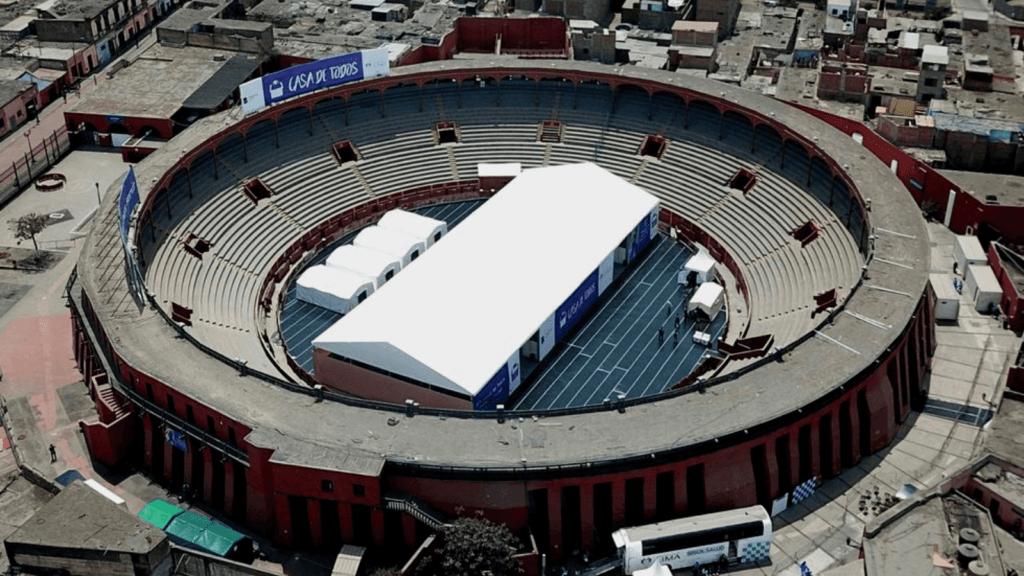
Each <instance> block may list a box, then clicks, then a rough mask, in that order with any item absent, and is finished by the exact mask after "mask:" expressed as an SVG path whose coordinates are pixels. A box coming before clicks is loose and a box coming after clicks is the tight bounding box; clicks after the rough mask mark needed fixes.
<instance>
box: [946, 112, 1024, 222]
mask: <svg viewBox="0 0 1024 576" xmlns="http://www.w3.org/2000/svg"><path fill="white" fill-rule="evenodd" d="M1021 129H1024V125H1022V126H1019V127H1018V130H1021ZM939 172H940V173H941V174H942V175H943V176H945V177H946V178H949V179H950V180H952V181H953V183H954V184H956V185H957V186H959V187H961V188H963V189H964V190H965V191H966V192H967V193H968V194H970V195H971V196H974V197H975V198H978V199H979V200H981V201H982V202H985V200H986V199H985V197H986V196H995V197H996V201H997V202H999V204H1002V205H1005V206H1024V176H1014V175H1012V174H985V173H983V172H966V171H960V170H939Z"/></svg>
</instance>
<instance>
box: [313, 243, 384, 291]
mask: <svg viewBox="0 0 1024 576" xmlns="http://www.w3.org/2000/svg"><path fill="white" fill-rule="evenodd" d="M326 264H327V265H328V266H330V267H331V268H342V269H345V270H349V271H351V272H355V273H357V274H362V275H363V276H368V277H370V279H371V280H373V287H374V288H375V289H379V288H380V287H381V286H383V285H384V283H385V282H387V281H388V280H390V279H391V277H392V276H394V275H395V274H398V271H399V270H401V269H402V264H401V263H400V262H399V261H398V258H395V257H394V256H391V255H390V254H385V253H383V252H378V251H377V250H370V249H369V248H363V247H361V246H353V245H352V244H346V245H345V246H342V247H340V248H337V249H336V250H335V251H334V252H331V255H330V256H328V257H327V262H326Z"/></svg>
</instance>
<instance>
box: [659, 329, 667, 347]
mask: <svg viewBox="0 0 1024 576" xmlns="http://www.w3.org/2000/svg"><path fill="white" fill-rule="evenodd" d="M664 341H665V329H664V328H658V346H661V344H662V342H664Z"/></svg>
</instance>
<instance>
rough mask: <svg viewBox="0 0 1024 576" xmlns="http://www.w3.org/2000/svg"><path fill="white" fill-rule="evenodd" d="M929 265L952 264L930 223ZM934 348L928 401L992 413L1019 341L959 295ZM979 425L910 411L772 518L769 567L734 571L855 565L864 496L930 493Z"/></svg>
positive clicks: (939, 231)
mask: <svg viewBox="0 0 1024 576" xmlns="http://www.w3.org/2000/svg"><path fill="white" fill-rule="evenodd" d="M929 233H930V235H931V240H932V246H933V247H932V256H931V268H932V270H934V271H939V272H943V273H945V271H947V270H950V269H951V268H950V267H951V265H952V261H953V234H952V232H950V231H949V230H947V229H945V228H944V227H942V226H941V225H937V224H934V223H930V224H929ZM936 340H937V343H938V346H937V348H936V351H935V357H934V359H933V361H932V371H931V372H930V373H929V374H928V375H926V378H927V379H928V380H929V388H930V389H929V400H930V401H936V400H938V401H941V402H945V403H947V404H950V405H956V406H961V407H963V408H964V409H965V410H969V409H976V410H979V411H983V410H994V409H995V407H996V406H998V405H999V400H1000V398H1001V397H1002V390H1003V388H1004V386H1005V383H1006V371H1007V367H1008V366H1009V365H1010V363H1011V362H1012V360H1013V358H1014V357H1015V355H1016V353H1017V350H1019V348H1020V343H1021V339H1020V338H1018V337H1016V336H1014V335H1013V333H1011V332H1008V331H1005V330H1003V329H1002V327H1001V326H1000V325H999V322H998V320H997V319H996V318H995V317H992V316H983V315H981V314H979V313H978V312H976V311H975V310H974V306H973V304H972V303H971V302H969V301H968V300H967V298H966V296H965V297H962V298H961V303H960V319H959V321H958V322H956V323H954V324H940V325H939V326H938V327H937V328H936ZM980 424H983V422H978V421H965V420H964V419H961V418H958V417H956V414H955V413H954V414H953V417H950V414H949V413H944V412H942V411H939V410H928V409H927V407H926V411H925V412H912V413H911V414H910V417H909V418H908V419H907V422H905V423H904V425H903V428H902V429H901V431H900V433H899V435H898V436H897V438H896V440H894V441H893V443H892V444H891V445H890V446H889V447H888V448H886V449H885V450H883V451H881V452H879V453H877V454H873V455H871V456H869V457H868V458H865V459H864V460H862V461H861V462H860V463H859V464H858V465H857V466H855V467H853V468H851V469H849V470H846V471H845V472H843V473H842V474H841V475H839V476H838V477H837V478H834V479H831V480H829V481H827V482H825V483H824V484H823V485H822V486H820V487H819V488H818V489H817V490H816V491H815V493H814V494H813V495H812V496H810V497H809V498H807V499H806V500H803V501H801V502H800V503H798V504H796V505H795V506H791V507H790V508H789V509H787V510H785V511H784V512H782V513H781V514H779V515H778V516H776V517H775V518H774V522H773V523H774V533H773V538H772V551H771V564H770V565H768V566H764V567H759V568H752V569H748V570H742V571H738V572H735V574H741V575H744V576H755V575H771V574H778V575H783V576H800V563H801V562H806V563H807V567H808V568H810V569H811V571H812V572H813V573H814V574H821V573H822V572H823V571H825V570H828V569H830V568H834V567H837V566H841V565H844V564H847V563H850V562H854V561H856V560H857V556H858V555H859V552H860V544H861V537H862V535H863V533H864V527H865V525H866V524H867V523H868V522H870V521H872V520H873V519H874V518H875V515H874V514H873V513H872V512H871V511H870V509H869V510H867V511H861V510H860V501H861V499H862V497H864V496H865V495H866V496H867V497H868V498H869V499H871V498H875V493H876V491H877V493H878V497H877V498H878V499H879V500H882V499H884V498H885V497H886V495H889V494H895V493H896V491H897V490H899V489H900V487H902V486H903V485H905V484H911V485H913V486H915V487H917V488H918V489H926V488H931V487H933V486H935V485H937V484H938V483H939V482H941V481H942V480H943V479H945V478H947V477H949V476H950V475H952V474H953V473H955V472H958V471H960V470H961V469H963V468H965V467H966V466H967V465H968V464H969V463H970V462H971V461H972V460H974V459H975V458H977V457H979V456H981V455H982V454H983V452H984V442H985V436H986V433H985V431H984V429H983V428H982V427H981V426H980Z"/></svg>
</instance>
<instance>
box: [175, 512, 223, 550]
mask: <svg viewBox="0 0 1024 576" xmlns="http://www.w3.org/2000/svg"><path fill="white" fill-rule="evenodd" d="M211 524H213V522H211V521H210V519H209V518H205V517H203V516H200V515H199V514H196V513H195V512H193V511H191V510H189V511H187V512H185V513H183V514H181V515H179V516H175V518H174V519H173V520H171V523H170V524H168V525H167V528H166V529H165V531H166V532H167V533H168V534H170V535H171V536H177V537H178V538H180V539H182V540H184V541H185V542H190V543H192V544H196V545H197V546H200V544H199V540H200V538H201V537H202V535H203V530H206V529H207V528H209V527H210V525H211Z"/></svg>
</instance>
